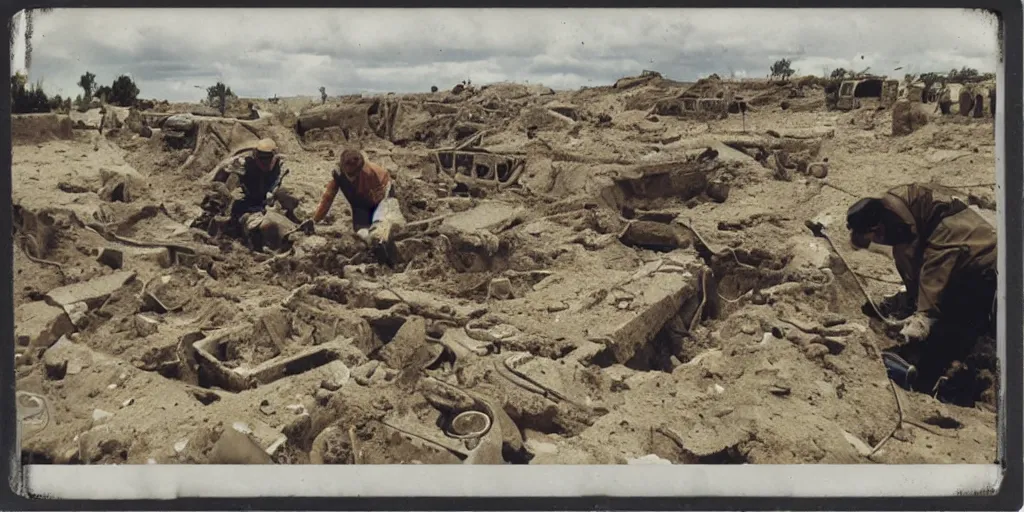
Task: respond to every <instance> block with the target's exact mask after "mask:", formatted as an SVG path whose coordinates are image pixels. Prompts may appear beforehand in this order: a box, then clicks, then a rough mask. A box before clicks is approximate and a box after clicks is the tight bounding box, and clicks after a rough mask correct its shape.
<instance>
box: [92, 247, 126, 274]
mask: <svg viewBox="0 0 1024 512" xmlns="http://www.w3.org/2000/svg"><path fill="white" fill-rule="evenodd" d="M96 261H98V262H100V263H102V264H104V265H106V266H108V267H110V268H112V269H114V270H120V269H121V267H123V266H124V253H122V252H121V251H119V250H117V249H114V248H112V247H104V248H102V249H100V251H99V256H97V257H96Z"/></svg>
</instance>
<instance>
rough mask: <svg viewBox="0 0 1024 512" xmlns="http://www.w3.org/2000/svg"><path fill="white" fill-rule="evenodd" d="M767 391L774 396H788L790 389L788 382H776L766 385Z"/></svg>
mask: <svg viewBox="0 0 1024 512" xmlns="http://www.w3.org/2000/svg"><path fill="white" fill-rule="evenodd" d="M768 392H769V393H771V394H773V395H775V396H788V395H789V394H790V393H791V392H792V389H791V388H790V387H789V385H788V384H785V383H781V382H776V383H774V384H772V385H771V386H769V387H768Z"/></svg>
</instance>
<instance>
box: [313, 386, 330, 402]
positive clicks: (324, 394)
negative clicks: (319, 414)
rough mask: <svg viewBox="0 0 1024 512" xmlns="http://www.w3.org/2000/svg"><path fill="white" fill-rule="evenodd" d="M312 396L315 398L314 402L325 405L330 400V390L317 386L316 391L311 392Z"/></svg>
mask: <svg viewBox="0 0 1024 512" xmlns="http://www.w3.org/2000/svg"><path fill="white" fill-rule="evenodd" d="M313 398H315V399H316V402H317V403H318V404H320V405H326V404H327V402H328V401H330V399H331V392H330V391H327V390H326V389H324V388H318V389H317V390H316V392H314V393H313Z"/></svg>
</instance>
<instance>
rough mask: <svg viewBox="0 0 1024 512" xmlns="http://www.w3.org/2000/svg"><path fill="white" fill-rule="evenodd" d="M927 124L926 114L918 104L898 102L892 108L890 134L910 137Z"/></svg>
mask: <svg viewBox="0 0 1024 512" xmlns="http://www.w3.org/2000/svg"><path fill="white" fill-rule="evenodd" d="M926 124H928V113H927V111H926V110H925V107H924V106H923V105H922V104H920V103H914V102H910V101H898V102H896V104H894V105H893V106H892V134H893V135H897V136H899V135H910V134H911V133H914V132H915V131H917V130H919V129H921V127H922V126H924V125H926Z"/></svg>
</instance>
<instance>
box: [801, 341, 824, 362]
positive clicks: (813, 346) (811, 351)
mask: <svg viewBox="0 0 1024 512" xmlns="http://www.w3.org/2000/svg"><path fill="white" fill-rule="evenodd" d="M804 353H805V354H806V355H807V358H808V359H823V358H824V357H825V355H826V354H828V353H829V350H828V347H826V346H824V345H819V344H817V343H814V342H812V343H810V344H808V345H807V347H806V348H805V349H804Z"/></svg>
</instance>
